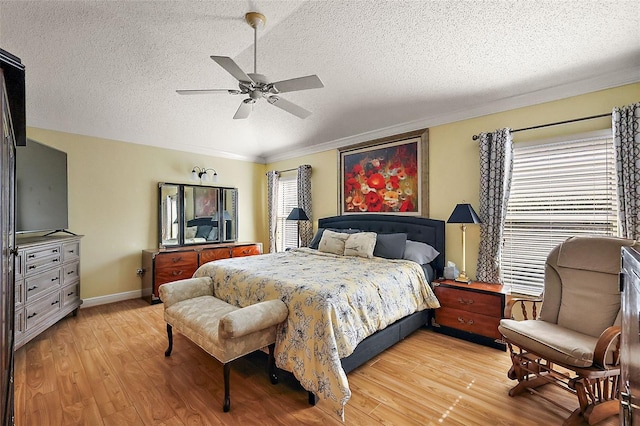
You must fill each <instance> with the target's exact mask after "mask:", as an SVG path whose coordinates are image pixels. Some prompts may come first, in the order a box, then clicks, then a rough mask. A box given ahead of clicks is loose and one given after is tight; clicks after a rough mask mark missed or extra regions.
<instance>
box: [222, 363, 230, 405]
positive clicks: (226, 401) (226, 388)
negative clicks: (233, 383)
mask: <svg viewBox="0 0 640 426" xmlns="http://www.w3.org/2000/svg"><path fill="white" fill-rule="evenodd" d="M223 370H224V405H223V406H222V410H223V411H224V412H225V413H226V412H228V411H229V409H230V408H231V398H230V397H229V373H230V372H231V364H230V363H226V364H225V365H224V368H223Z"/></svg>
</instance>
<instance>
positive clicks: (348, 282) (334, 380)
mask: <svg viewBox="0 0 640 426" xmlns="http://www.w3.org/2000/svg"><path fill="white" fill-rule="evenodd" d="M194 276H195V277H202V276H210V277H212V278H213V281H214V294H215V296H216V297H218V298H219V299H222V300H224V301H225V302H227V303H230V304H232V305H236V306H240V307H244V306H248V305H251V304H254V303H258V302H260V301H263V300H271V299H281V300H282V301H283V302H285V304H286V305H287V306H288V308H289V316H288V318H287V320H286V322H285V323H284V324H283V326H282V327H280V329H279V332H278V336H277V340H276V348H275V355H276V364H277V366H278V367H279V368H282V369H285V370H287V371H290V372H292V373H293V374H294V375H295V377H296V378H297V379H298V380H299V381H300V383H301V384H302V386H303V387H304V388H305V389H307V390H308V391H312V392H314V393H315V394H316V395H318V397H320V398H322V399H325V400H327V401H328V402H329V403H330V404H332V405H333V408H334V410H335V412H336V414H338V415H339V416H340V417H341V418H342V419H344V405H345V404H346V403H347V401H348V400H349V398H350V397H351V391H350V390H349V383H348V381H347V376H346V374H345V372H344V370H343V369H342V366H341V364H340V358H344V357H346V356H349V355H350V354H351V353H352V352H353V350H354V349H355V347H356V346H357V345H358V343H360V342H361V341H362V340H363V339H365V338H366V337H367V336H369V335H371V334H373V333H374V332H376V331H377V330H381V329H383V328H385V327H386V326H387V325H389V324H391V323H393V322H395V321H396V320H398V319H400V318H403V317H405V316H407V315H409V314H412V313H413V312H415V311H419V310H423V309H426V308H437V307H439V306H440V304H439V303H438V300H437V299H436V297H435V295H434V294H433V292H432V291H431V287H430V286H429V283H428V282H427V280H426V278H425V276H424V272H423V270H422V268H421V267H420V265H418V264H417V263H414V262H411V261H406V260H388V259H381V258H373V259H365V258H361V257H354V256H336V255H333V254H329V253H322V252H318V251H317V250H312V249H307V248H300V249H293V250H290V251H288V252H284V253H274V254H266V255H261V256H249V257H242V258H232V259H225V260H217V261H215V262H210V263H207V264H205V265H202V266H201V267H200V268H199V269H198V270H197V271H196V272H195V274H194Z"/></svg>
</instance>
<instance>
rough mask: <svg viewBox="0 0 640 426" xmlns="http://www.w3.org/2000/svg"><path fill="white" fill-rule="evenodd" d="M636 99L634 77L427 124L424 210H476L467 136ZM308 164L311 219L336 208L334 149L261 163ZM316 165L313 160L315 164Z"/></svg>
mask: <svg viewBox="0 0 640 426" xmlns="http://www.w3.org/2000/svg"><path fill="white" fill-rule="evenodd" d="M638 101H640V83H636V84H631V85H626V86H622V87H617V88H614V89H609V90H603V91H599V92H594V93H590V94H586V95H582V96H576V97H573V98H568V99H563V100H559V101H554V102H548V103H544V104H539V105H535V106H531V107H526V108H519V109H515V110H511V111H506V112H502V113H497V114H491V115H486V116H482V117H478V118H474V119H469V120H463V121H458V122H454V123H450V124H446V125H442V126H434V127H430V128H429V212H430V217H431V218H434V219H441V220H445V221H446V220H447V219H448V218H449V215H450V214H451V212H452V211H453V208H454V207H455V205H456V204H457V203H461V202H468V203H471V204H472V205H473V207H474V208H475V209H476V211H477V210H479V205H478V191H479V170H480V168H479V156H478V143H477V141H474V140H472V136H473V135H475V134H478V133H480V132H487V131H493V130H495V129H497V128H503V127H510V128H512V129H518V128H523V127H529V126H535V125H539V124H545V123H552V122H557V121H563V120H569V119H573V118H579V117H586V116H591V115H598V114H603V113H607V112H610V111H611V110H612V108H613V107H615V106H623V105H629V104H631V103H634V102H638ZM607 128H611V119H610V118H601V119H595V120H588V121H583V122H579V123H573V124H567V125H561V126H553V127H547V128H545V129H540V130H535V131H526V132H519V133H514V142H515V143H517V142H518V141H521V142H522V141H526V140H534V139H545V138H550V137H554V136H560V135H567V134H573V133H582V132H588V131H592V130H601V129H607ZM299 164H311V165H312V166H313V170H312V175H313V179H314V181H313V183H312V199H313V210H314V216H315V217H314V219H316V220H317V218H319V217H322V216H324V215H335V214H337V201H336V200H337V195H336V191H337V175H338V151H337V150H331V151H325V152H322V153H319V154H315V155H308V156H305V157H301V158H296V159H292V160H287V161H281V162H276V163H273V164H269V165H267V169H269V170H272V169H276V170H282V169H287V168H291V167H295V166H297V165H299ZM316 165H317V166H316ZM479 239H480V228H479V226H473V225H470V226H467V255H466V269H467V273H468V274H469V275H470V276H471V277H475V273H476V263H477V260H478V245H479ZM445 258H446V260H451V261H453V262H455V263H456V264H457V265H460V264H461V263H462V242H461V231H460V228H459V225H447V229H446V256H445Z"/></svg>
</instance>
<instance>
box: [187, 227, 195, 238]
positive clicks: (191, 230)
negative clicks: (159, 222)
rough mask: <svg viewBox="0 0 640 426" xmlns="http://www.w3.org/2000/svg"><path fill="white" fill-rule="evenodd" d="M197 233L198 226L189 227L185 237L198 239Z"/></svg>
mask: <svg viewBox="0 0 640 426" xmlns="http://www.w3.org/2000/svg"><path fill="white" fill-rule="evenodd" d="M196 232H198V227H197V226H187V232H185V234H184V237H185V238H195V237H196Z"/></svg>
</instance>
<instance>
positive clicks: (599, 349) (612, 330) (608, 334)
mask: <svg viewBox="0 0 640 426" xmlns="http://www.w3.org/2000/svg"><path fill="white" fill-rule="evenodd" d="M621 332H622V329H621V328H620V326H619V325H612V326H611V327H607V328H606V329H605V330H604V331H603V332H602V334H600V337H598V343H596V349H595V350H594V351H593V363H594V364H596V365H597V366H599V367H602V368H604V369H606V370H608V369H609V367H610V366H612V367H613V368H618V365H619V363H620V362H619V361H620V350H619V349H620V348H619V345H620V339H619V337H620V334H621ZM614 343H615V345H616V347H615V348H614V349H613V352H612V355H613V358H609V359H610V360H611V361H612V363H611V364H607V355H608V354H609V352H610V351H611V345H613V344H614Z"/></svg>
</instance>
